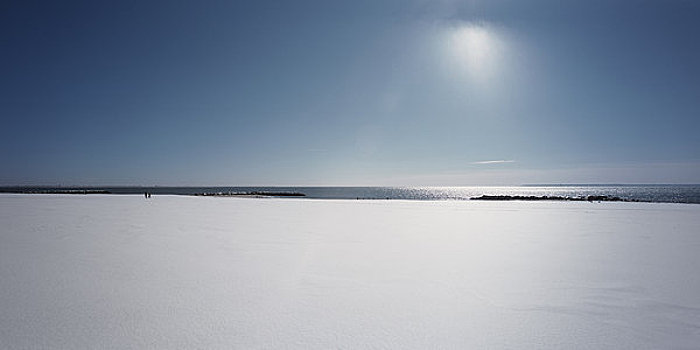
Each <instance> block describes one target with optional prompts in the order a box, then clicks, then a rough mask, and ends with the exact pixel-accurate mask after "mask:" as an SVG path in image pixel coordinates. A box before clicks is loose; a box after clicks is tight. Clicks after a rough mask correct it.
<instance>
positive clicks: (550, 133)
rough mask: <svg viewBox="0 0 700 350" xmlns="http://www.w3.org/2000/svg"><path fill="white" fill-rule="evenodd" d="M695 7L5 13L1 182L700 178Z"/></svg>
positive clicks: (368, 5)
mask: <svg viewBox="0 0 700 350" xmlns="http://www.w3.org/2000/svg"><path fill="white" fill-rule="evenodd" d="M698 18H700V3H698V2H695V1H585V2H584V1H580V2H573V1H571V2H567V1H528V2H523V1H479V0H472V1H462V2H460V1H449V0H444V1H346V2H339V1H294V2H291V1H290V2H265V1H250V2H235V1H177V2H174V1H120V2H101V1H84V2H82V1H65V2H53V1H46V2H32V1H27V2H15V3H5V4H3V5H1V7H0V47H2V50H1V52H2V55H0V77H2V79H0V122H1V123H2V131H3V132H2V137H1V138H0V164H1V170H0V184H5V185H12V184H46V185H58V184H63V185H81V184H82V185H100V184H102V185H473V184H521V183H604V182H605V183H700V137H698V134H699V131H700V68H699V67H698V62H700V40H698V36H699V35H700V21H698V20H697V19H698Z"/></svg>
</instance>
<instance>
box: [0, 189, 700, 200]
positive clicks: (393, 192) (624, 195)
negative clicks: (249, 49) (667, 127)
mask: <svg viewBox="0 0 700 350" xmlns="http://www.w3.org/2000/svg"><path fill="white" fill-rule="evenodd" d="M0 193H24V194H67V195H77V194H82V195H90V194H110V195H120V194H124V195H144V194H150V195H153V196H158V195H182V196H205V197H254V198H257V197H278V198H309V199H354V200H360V199H362V200H393V199H396V200H480V201H591V202H593V201H595V202H603V201H605V202H650V203H697V204H700V185H643V186H641V185H640V186H633V185H618V186H616V185H595V186H594V185H587V186H573V185H571V186H553V185H552V186H541V187H536V186H532V185H530V186H464V187H279V186H269V187H140V186H139V187H106V186H105V187H87V186H86V187H39V186H5V187H0Z"/></svg>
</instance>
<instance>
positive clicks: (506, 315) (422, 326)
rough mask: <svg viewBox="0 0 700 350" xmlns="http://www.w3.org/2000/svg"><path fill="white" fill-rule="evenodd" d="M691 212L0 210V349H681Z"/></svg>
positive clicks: (572, 208)
mask: <svg viewBox="0 0 700 350" xmlns="http://www.w3.org/2000/svg"><path fill="white" fill-rule="evenodd" d="M699 272H700V205H687V204H686V205H684V204H648V203H579V202H536V203H533V202H505V203H504V202H498V203H492V202H470V201H438V202H435V201H432V202H429V201H382V200H378V201H354V200H309V199H247V198H195V197H178V196H154V197H153V198H151V199H145V198H143V196H116V195H88V196H83V195H9V194H5V195H0V348H2V349H25V348H32V349H41V348H51V349H57V348H58V349H60V348H63V349H143V348H158V349H176V348H180V349H192V348H200V349H205V348H206V349H217V348H219V349H229V348H245V349H248V348H267V349H272V348H275V349H276V348H296V349H329V348H397V349H405V348H415V349H424V348H454V349H484V348H488V349H601V348H607V349H662V348H663V349H671V348H675V349H685V348H687V349H691V348H697V346H698V344H700V273H699Z"/></svg>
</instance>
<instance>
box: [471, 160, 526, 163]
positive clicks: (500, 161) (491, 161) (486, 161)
mask: <svg viewBox="0 0 700 350" xmlns="http://www.w3.org/2000/svg"><path fill="white" fill-rule="evenodd" d="M501 163H515V161H514V160H482V161H478V162H471V164H501Z"/></svg>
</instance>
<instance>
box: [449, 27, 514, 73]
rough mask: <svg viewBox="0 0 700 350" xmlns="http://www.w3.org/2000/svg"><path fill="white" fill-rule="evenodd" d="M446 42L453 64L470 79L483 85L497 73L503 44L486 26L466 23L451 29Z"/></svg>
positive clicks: (493, 31) (494, 32)
mask: <svg viewBox="0 0 700 350" xmlns="http://www.w3.org/2000/svg"><path fill="white" fill-rule="evenodd" d="M447 42H448V51H449V56H450V57H451V58H452V59H453V60H454V62H453V64H454V65H455V66H456V67H457V68H458V69H460V70H463V71H464V72H466V73H467V74H468V75H469V76H470V78H472V79H477V80H478V81H480V82H482V83H485V82H486V80H488V79H490V78H491V77H492V76H493V75H494V74H495V73H496V72H497V71H498V69H499V65H500V61H501V59H502V56H503V55H502V51H503V48H504V44H503V42H502V41H501V40H500V38H499V36H498V34H497V33H496V31H495V30H493V29H491V28H490V27H489V26H488V25H486V24H483V23H467V24H464V25H461V26H459V27H456V28H452V29H451V30H450V31H449V34H448V40H447Z"/></svg>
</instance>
